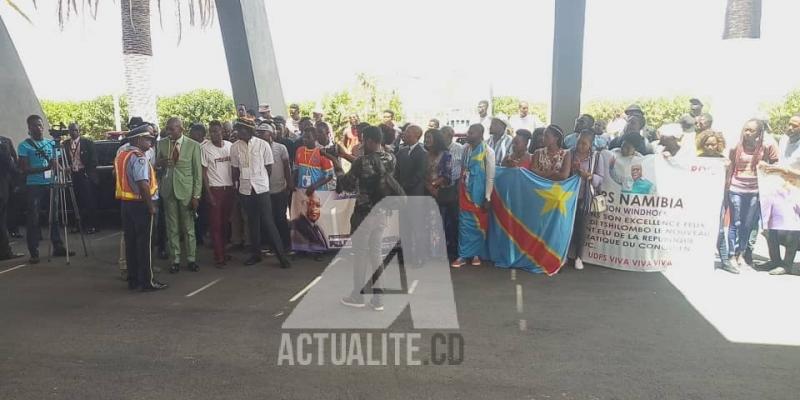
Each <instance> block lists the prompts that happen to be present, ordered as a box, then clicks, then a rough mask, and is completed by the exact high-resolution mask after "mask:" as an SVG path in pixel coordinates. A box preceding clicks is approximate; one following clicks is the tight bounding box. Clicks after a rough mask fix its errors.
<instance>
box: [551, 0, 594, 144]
mask: <svg viewBox="0 0 800 400" xmlns="http://www.w3.org/2000/svg"><path fill="white" fill-rule="evenodd" d="M585 20H586V0H555V29H554V33H553V85H552V87H553V88H552V90H553V92H552V98H551V101H550V107H551V109H550V121H552V123H554V124H556V125H558V126H560V127H561V128H563V129H564V130H565V131H567V132H568V131H570V130H571V129H572V128H573V127H574V126H575V118H576V117H577V116H578V114H579V113H580V109H581V84H582V79H583V30H584V23H585Z"/></svg>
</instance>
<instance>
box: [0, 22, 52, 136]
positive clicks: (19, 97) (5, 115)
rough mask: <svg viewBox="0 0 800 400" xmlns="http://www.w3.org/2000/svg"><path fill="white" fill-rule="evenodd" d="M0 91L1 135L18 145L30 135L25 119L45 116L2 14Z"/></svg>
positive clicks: (0, 23) (0, 25)
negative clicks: (35, 115) (32, 116)
mask: <svg viewBox="0 0 800 400" xmlns="http://www.w3.org/2000/svg"><path fill="white" fill-rule="evenodd" d="M0 93H2V95H0V121H3V124H2V125H0V135H3V136H5V137H8V138H10V139H11V140H13V141H14V145H15V146H16V145H18V144H19V142H21V141H22V140H24V139H26V138H27V137H28V126H27V125H26V124H25V118H27V117H28V115H31V114H38V115H41V116H42V117H43V118H44V117H45V116H44V113H43V112H42V106H41V104H39V99H38V98H37V97H36V93H34V92H33V86H31V82H30V80H28V75H27V74H26V73H25V68H24V67H23V66H22V61H20V59H19V54H17V49H16V47H14V43H13V42H12V41H11V36H10V35H9V33H8V29H6V24H5V22H3V16H2V15H0ZM46 121H47V120H46V119H45V128H47V124H46ZM45 135H47V134H46V133H45Z"/></svg>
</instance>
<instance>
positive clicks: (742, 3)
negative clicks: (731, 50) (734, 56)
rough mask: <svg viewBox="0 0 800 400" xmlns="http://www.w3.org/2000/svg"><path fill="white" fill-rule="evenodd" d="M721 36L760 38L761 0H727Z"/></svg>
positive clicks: (726, 37)
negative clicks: (723, 28) (723, 30)
mask: <svg viewBox="0 0 800 400" xmlns="http://www.w3.org/2000/svg"><path fill="white" fill-rule="evenodd" d="M722 38H723V39H759V38H761V0H728V7H727V9H726V10H725V32H724V33H723V34H722Z"/></svg>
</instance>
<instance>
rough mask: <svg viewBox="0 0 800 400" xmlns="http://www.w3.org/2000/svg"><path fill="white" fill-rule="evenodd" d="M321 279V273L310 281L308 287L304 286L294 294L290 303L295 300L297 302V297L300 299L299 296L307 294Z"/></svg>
mask: <svg viewBox="0 0 800 400" xmlns="http://www.w3.org/2000/svg"><path fill="white" fill-rule="evenodd" d="M320 279H322V276H321V275H320V276H318V277H316V278H314V280H313V281H311V282H310V283H309V284H308V285H306V287H304V288H303V289H302V290H301V291H299V292H297V293H295V295H294V296H292V298H291V299H289V303H294V302H295V301H296V300H297V299H299V298H300V297H302V296H303V295H304V294H306V292H308V291H309V290H311V288H312V287H314V285H316V284H317V282H319V280H320Z"/></svg>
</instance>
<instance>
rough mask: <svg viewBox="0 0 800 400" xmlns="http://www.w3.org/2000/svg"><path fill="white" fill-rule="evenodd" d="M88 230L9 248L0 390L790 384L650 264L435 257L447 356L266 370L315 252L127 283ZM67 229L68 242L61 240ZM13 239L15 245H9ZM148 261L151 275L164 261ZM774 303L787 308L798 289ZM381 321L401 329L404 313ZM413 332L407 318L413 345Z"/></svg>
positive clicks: (21, 395)
mask: <svg viewBox="0 0 800 400" xmlns="http://www.w3.org/2000/svg"><path fill="white" fill-rule="evenodd" d="M87 238H88V239H90V247H91V248H90V251H91V252H92V255H91V256H90V257H89V258H84V257H82V256H77V257H75V258H73V259H72V264H71V265H70V266H66V265H64V260H63V259H54V260H52V261H50V262H47V260H46V259H45V258H43V260H42V263H41V264H39V265H33V266H31V265H25V264H26V261H25V260H26V259H19V260H16V262H14V261H10V262H9V261H6V262H2V263H0V399H49V398H53V399H255V398H269V399H273V398H275V399H278V398H292V399H310V398H331V399H367V398H369V399H374V398H385V399H407V398H419V399H423V398H424V399H427V398H459V399H468V398H475V399H756V398H757V399H796V398H798V395H797V393H800V379H797V372H798V369H800V347H797V346H787V345H768V344H748V343H737V342H732V341H730V340H728V339H726V337H725V336H724V335H723V334H721V333H720V331H719V330H717V329H716V328H715V327H714V326H713V325H712V324H711V323H709V322H708V320H707V319H706V318H704V316H703V315H701V314H700V313H699V312H698V311H697V309H696V308H695V307H694V306H693V305H692V304H691V303H690V302H689V301H688V300H687V297H686V296H684V295H683V294H682V293H681V292H680V291H679V290H678V289H676V287H675V286H673V284H671V283H670V281H669V280H668V279H667V278H666V277H665V276H664V275H662V274H659V273H631V272H620V271H614V270H610V269H605V268H601V267H593V266H587V267H586V269H585V270H583V271H575V270H573V269H571V268H565V269H564V270H563V271H562V272H561V273H559V274H558V275H557V276H554V277H546V276H543V275H533V274H529V273H526V272H521V271H519V272H515V273H512V272H511V271H509V270H500V269H495V268H492V267H489V266H486V265H485V266H482V267H471V266H465V267H462V268H461V269H459V270H453V271H451V276H452V280H453V286H454V292H455V298H456V304H457V308H458V319H459V323H460V328H459V329H458V330H457V331H454V332H457V333H458V334H460V335H461V337H462V338H463V341H464V352H463V362H461V363H460V365H420V366H412V365H402V366H332V365H325V366H317V365H312V366H287V365H280V366H279V365H278V363H277V357H278V354H279V347H280V341H281V334H282V333H284V332H285V331H284V330H282V329H281V324H282V323H283V321H284V319H285V318H286V315H287V314H288V313H289V312H290V311H291V309H292V307H293V306H294V304H295V303H290V302H289V299H290V298H292V297H293V296H294V295H295V294H296V293H298V291H300V290H301V289H303V288H304V287H306V286H307V285H308V284H309V282H311V281H312V280H313V279H314V278H315V277H317V276H318V275H319V274H320V273H321V272H322V271H323V270H324V268H325V267H326V265H327V264H328V262H329V261H330V259H331V257H332V256H329V257H326V258H325V259H324V260H322V261H314V260H313V259H311V258H297V259H295V262H294V267H293V268H292V269H289V270H282V269H279V268H278V264H277V262H276V261H275V260H274V259H270V258H267V259H266V260H265V261H264V262H263V263H262V264H259V265H255V266H249V267H246V266H243V265H241V261H242V260H243V259H244V258H245V255H244V254H242V253H234V258H235V259H234V261H232V262H231V263H230V267H229V268H228V269H226V270H217V269H215V268H213V267H212V266H211V265H210V262H209V261H206V262H201V264H200V265H201V270H200V271H199V272H196V273H193V272H188V271H185V270H183V271H181V272H180V273H179V274H177V275H169V274H167V273H166V272H163V273H161V274H160V279H161V280H162V281H165V282H168V283H169V284H170V287H169V288H168V289H166V290H163V291H159V292H152V293H138V292H129V291H128V290H127V288H126V285H125V282H123V281H121V280H120V279H119V273H118V270H117V265H116V260H117V257H118V248H119V235H118V234H115V232H114V231H113V230H106V231H103V232H101V233H99V234H97V235H93V236H87ZM71 240H72V242H71V243H72V245H73V248H74V247H75V245H76V244H77V237H76V236H74V235H73V236H71ZM13 246H14V248H15V249H16V250H17V251H20V252H21V251H23V250H24V244H23V241H19V240H18V241H17V242H15V243H14V244H13ZM45 246H46V242H43V243H42V248H43V249H44V248H45ZM43 253H44V251H43ZM210 253H211V252H210V249H208V248H201V249H200V250H199V254H200V260H201V261H203V260H211V255H210ZM19 265H24V266H22V267H19V268H16V269H13V268H14V267H17V266H19ZM156 265H158V266H160V267H162V268H163V269H164V271H166V267H167V264H166V262H163V261H159V262H157V264H156ZM718 273H719V274H725V273H724V272H718ZM785 279H789V280H791V279H795V281H797V280H800V277H786V278H785ZM212 282H215V283H214V284H213V285H211V286H207V285H209V284H210V283H212ZM204 287H206V288H205V289H203V290H201V291H199V292H197V291H198V289H201V288H204ZM518 288H519V289H518ZM709 290H713V288H710V289H709ZM518 293H519V294H518ZM190 294H192V295H191V296H188V295H190ZM741 296H747V294H746V293H742V294H741ZM795 296H797V297H796V298H800V293H798V292H796V293H795ZM753 301H758V299H753ZM518 303H519V304H518ZM765 306H766V307H770V306H771V305H770V304H766V305H765ZM780 306H781V307H787V315H789V317H788V318H794V319H795V320H797V315H798V314H797V307H796V306H797V302H795V303H794V304H791V305H785V304H784V305H780ZM747 323H748V321H747V320H746V318H744V320H743V321H742V324H747ZM390 330H391V331H396V332H412V331H414V329H413V328H412V324H411V320H410V313H409V312H408V310H406V311H405V312H404V313H402V314H401V315H400V317H399V318H398V319H397V321H396V322H395V323H394V324H393V325H392V327H391V329H390ZM795 334H796V335H800V329H798V330H796V331H795ZM429 336H430V334H429V333H426V332H423V342H424V343H427V342H426V340H427V338H428V337H429ZM423 347H425V346H423ZM424 350H425V349H423V351H424Z"/></svg>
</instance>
